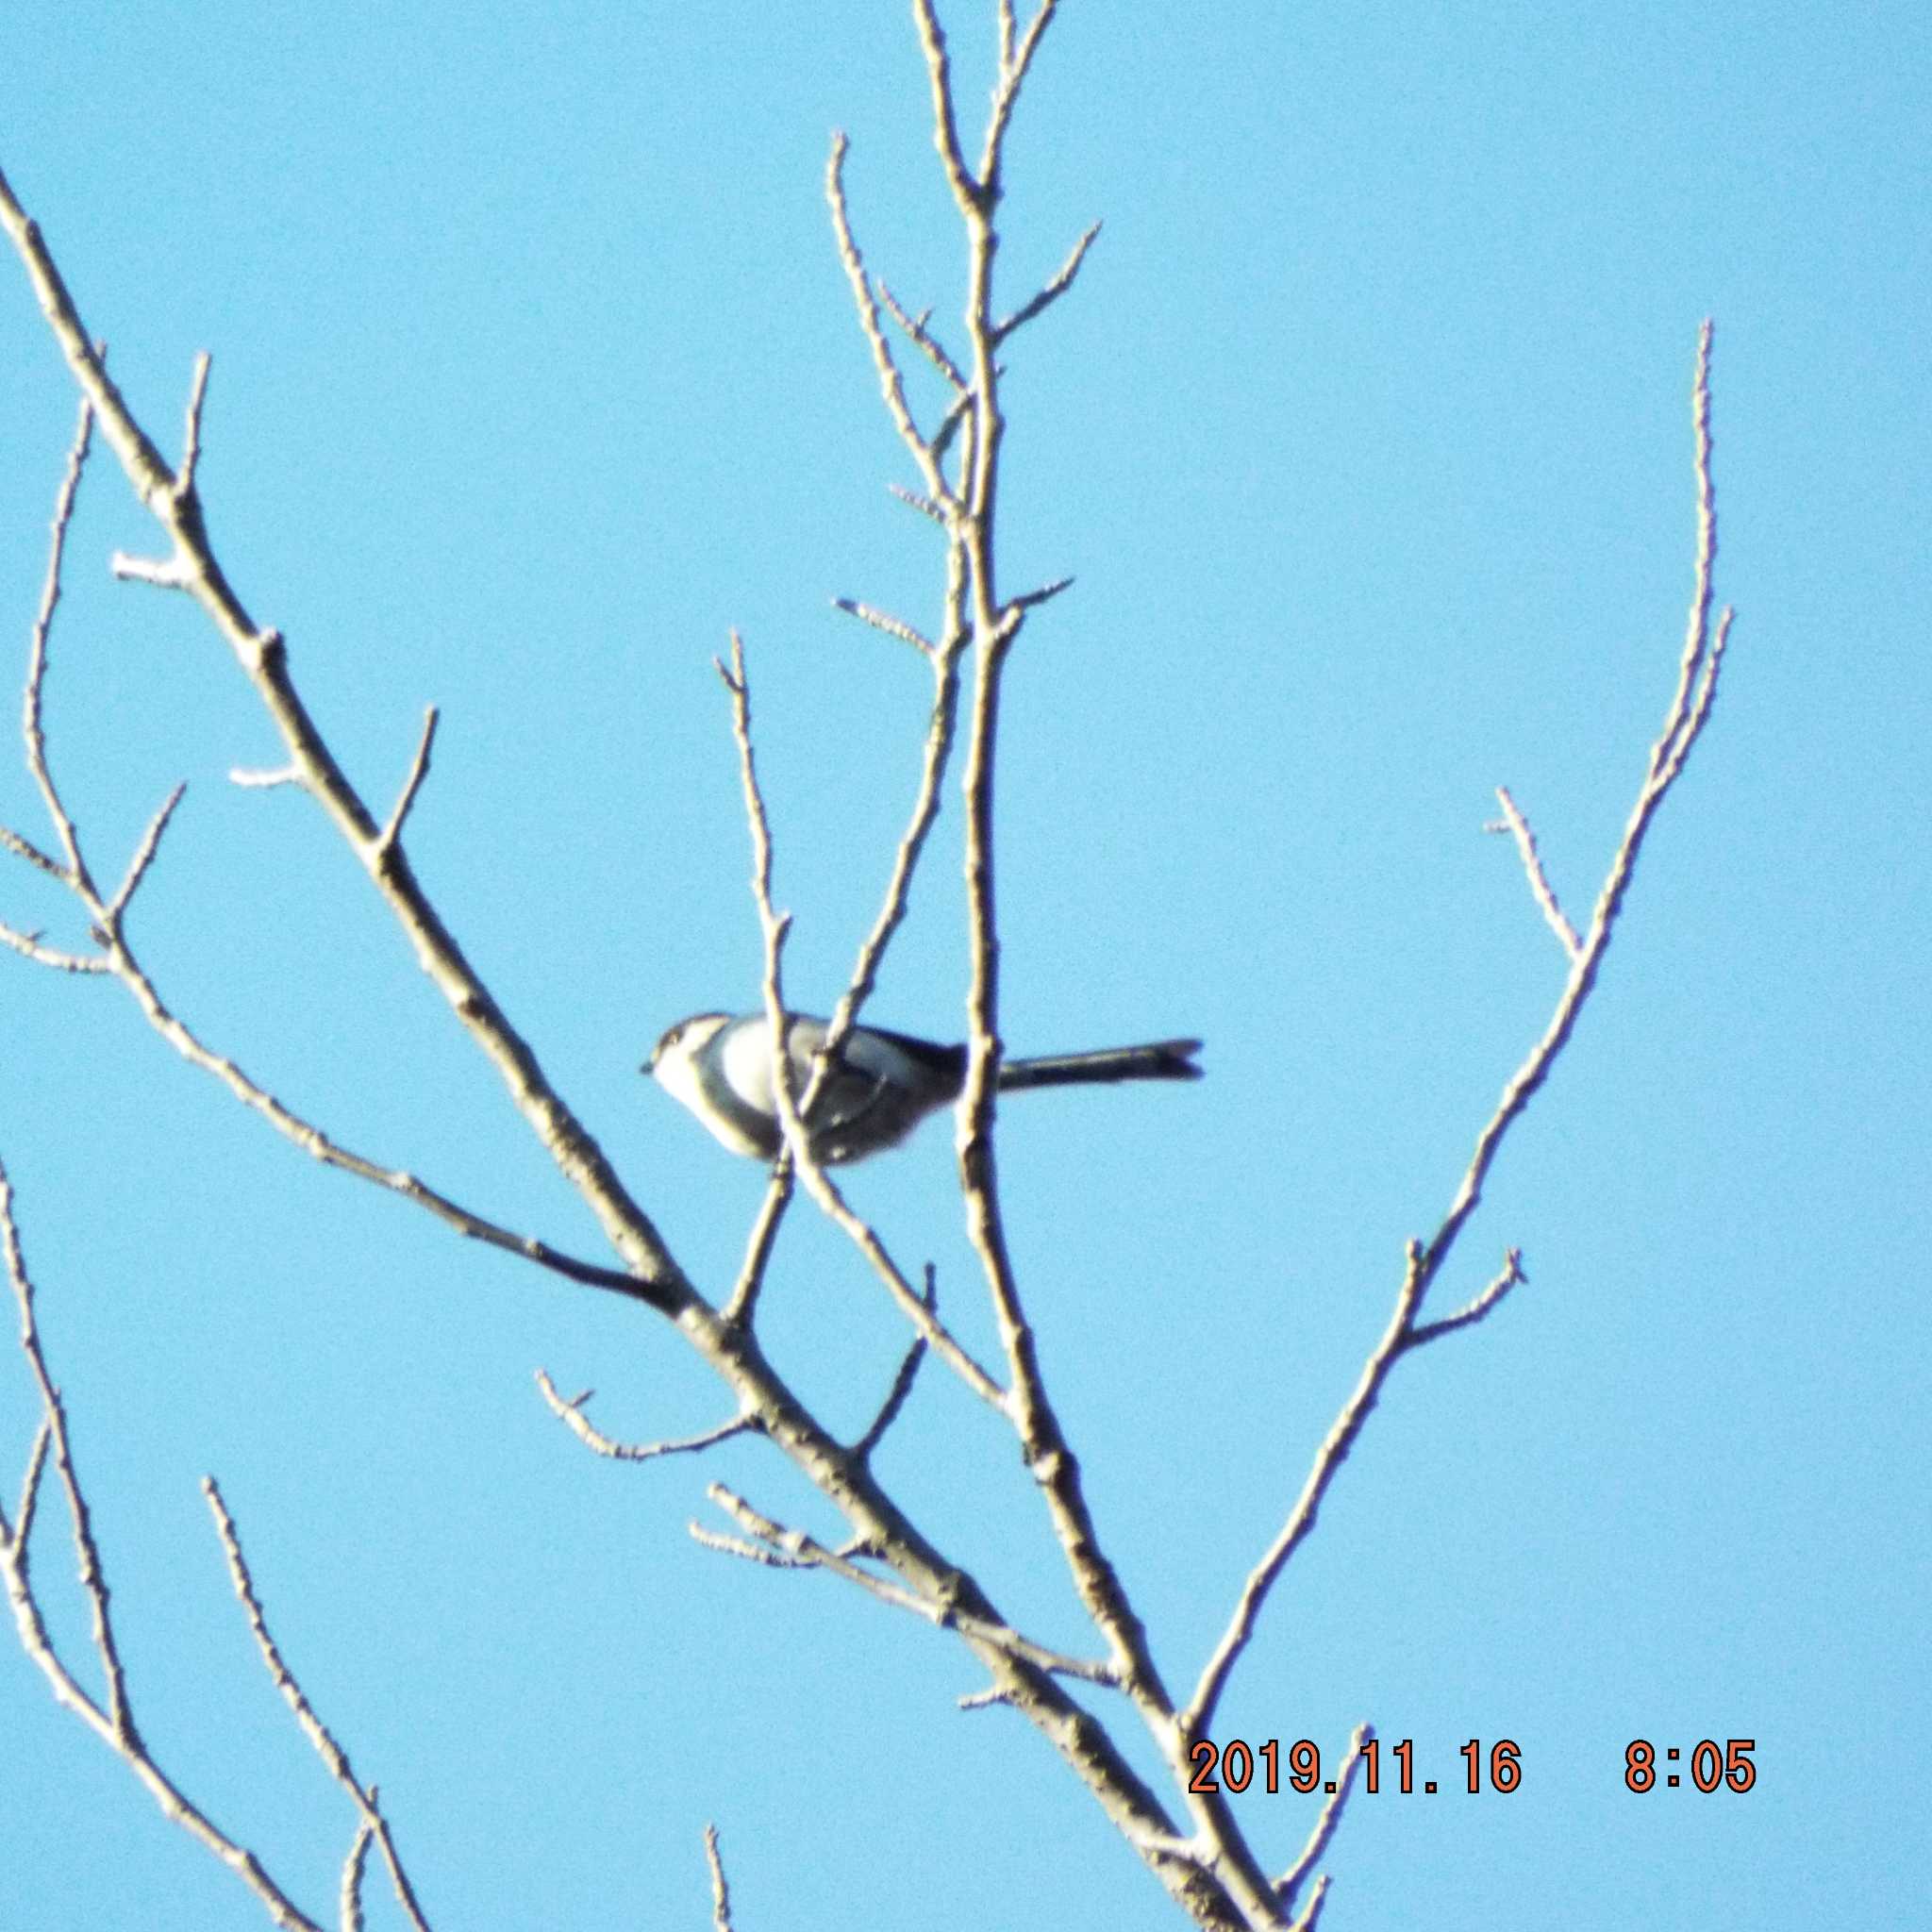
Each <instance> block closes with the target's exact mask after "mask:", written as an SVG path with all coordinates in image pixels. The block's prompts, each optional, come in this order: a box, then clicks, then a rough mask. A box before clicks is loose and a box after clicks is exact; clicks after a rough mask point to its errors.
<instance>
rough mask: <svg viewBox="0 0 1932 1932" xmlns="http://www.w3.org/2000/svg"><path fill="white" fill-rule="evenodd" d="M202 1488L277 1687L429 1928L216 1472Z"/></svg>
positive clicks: (419, 1921) (425, 1930)
mask: <svg viewBox="0 0 1932 1932" xmlns="http://www.w3.org/2000/svg"><path fill="white" fill-rule="evenodd" d="M201 1492H202V1494H203V1495H204V1496H206V1497H207V1498H208V1509H209V1510H210V1512H211V1513H212V1514H213V1516H214V1519H215V1532H216V1534H217V1535H218V1536H219V1537H220V1538H221V1540H222V1550H223V1553H224V1554H225V1556H226V1557H227V1559H228V1575H229V1578H230V1580H231V1581H232V1582H233V1583H234V1586H235V1594H236V1596H237V1597H238V1598H240V1599H241V1603H242V1610H243V1611H244V1612H245V1613H246V1615H247V1618H248V1627H249V1629H250V1631H251V1632H252V1633H253V1634H254V1637H255V1641H256V1645H257V1647H258V1649H259V1650H260V1652H261V1660H262V1662H263V1663H264V1664H266V1665H267V1666H268V1674H269V1676H270V1677H271V1678H272V1679H273V1680H274V1682H275V1689H276V1690H277V1691H280V1692H281V1693H282V1697H283V1699H284V1701H285V1702H286V1703H287V1705H288V1707H289V1708H290V1709H291V1711H293V1712H294V1714H295V1722H296V1724H298V1725H299V1726H300V1727H301V1730H302V1735H303V1736H304V1737H305V1738H307V1739H308V1741H309V1742H310V1743H311V1744H312V1745H314V1747H315V1752H316V1755H317V1757H320V1758H321V1759H322V1761H323V1763H324V1764H325V1766H326V1767H327V1769H328V1774H329V1775H330V1776H331V1777H332V1778H334V1779H335V1781H336V1782H337V1783H338V1784H339V1785H341V1788H342V1789H343V1790H345V1791H347V1792H348V1794H349V1797H350V1800H351V1802H352V1803H353V1804H354V1805H355V1807H356V1809H357V1810H358V1812H360V1813H361V1816H362V1823H363V1824H364V1825H365V1826H366V1827H367V1829H368V1830H369V1831H370V1832H372V1833H373V1834H374V1835H375V1842H376V1844H377V1846H378V1847H379V1848H380V1850H381V1852H382V1859H383V1863H384V1864H385V1865H387V1866H388V1867H389V1876H390V1883H391V1885H392V1886H393V1887H394V1889H395V1894H396V1903H397V1904H398V1905H400V1906H401V1907H402V1908H403V1911H404V1914H405V1915H406V1916H407V1917H408V1921H409V1924H412V1925H413V1926H415V1927H416V1932H429V1925H428V1922H427V1921H426V1920H425V1918H424V1916H423V1909H422V1907H421V1906H420V1905H419V1904H418V1903H417V1900H416V1892H415V1888H414V1887H413V1886H411V1884H410V1883H409V1878H408V1873H407V1872H405V1871H404V1869H403V1862H402V1858H401V1857H400V1856H399V1855H398V1853H397V1851H396V1847H395V1840H394V1839H393V1837H392V1836H391V1832H390V1826H389V1820H388V1818H387V1817H386V1816H384V1814H383V1810H382V1807H381V1806H380V1805H379V1804H378V1803H377V1802H376V1791H375V1786H374V1785H371V1786H369V1787H368V1788H367V1789H366V1790H365V1789H364V1788H363V1786H362V1783H361V1781H360V1780H359V1779H358V1777H357V1776H356V1774H355V1772H354V1771H353V1770H352V1769H351V1768H350V1765H349V1757H348V1753H347V1752H345V1751H344V1750H343V1749H342V1747H341V1745H340V1744H339V1743H338V1742H337V1741H336V1740H335V1736H334V1734H333V1733H332V1732H331V1731H330V1730H329V1728H328V1726H327V1725H326V1724H324V1723H323V1721H322V1719H321V1718H320V1717H319V1716H318V1715H317V1713H316V1709H315V1707H314V1706H313V1705H312V1704H310V1703H309V1701H308V1695H307V1693H306V1692H305V1691H303V1689H302V1687H301V1685H300V1684H298V1683H297V1682H296V1681H295V1674H294V1672H293V1671H291V1669H290V1668H289V1665H288V1660H287V1659H286V1658H285V1657H283V1656H282V1653H281V1651H280V1649H279V1648H278V1647H277V1646H276V1643H275V1639H274V1638H273V1637H272V1636H270V1634H269V1627H268V1620H267V1618H266V1617H265V1616H264V1615H263V1613H262V1607H261V1599H260V1597H259V1596H258V1595H257V1594H256V1590H255V1578H254V1576H253V1575H252V1574H250V1572H249V1568H248V1560H247V1558H246V1557H243V1556H242V1537H241V1533H240V1531H238V1530H237V1529H236V1527H235V1519H234V1518H233V1517H232V1516H231V1515H230V1514H229V1513H228V1506H227V1505H226V1504H225V1502H224V1501H223V1500H222V1491H221V1487H220V1485H219V1484H217V1483H216V1481H215V1479H214V1477H213V1476H211V1475H210V1476H204V1477H203V1478H202V1483H201Z"/></svg>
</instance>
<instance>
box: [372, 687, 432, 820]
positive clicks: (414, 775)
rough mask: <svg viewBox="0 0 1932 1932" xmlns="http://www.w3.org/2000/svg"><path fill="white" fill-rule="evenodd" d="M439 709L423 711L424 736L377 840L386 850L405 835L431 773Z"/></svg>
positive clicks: (430, 707)
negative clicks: (424, 783) (409, 817)
mask: <svg viewBox="0 0 1932 1932" xmlns="http://www.w3.org/2000/svg"><path fill="white" fill-rule="evenodd" d="M436 718H437V711H436V707H435V706H434V705H431V706H429V707H428V708H426V709H425V711H424V713H423V737H422V740H421V741H420V742H419V743H418V744H417V746H416V756H415V758H414V759H412V760H411V762H410V765H409V775H408V777H407V778H406V779H405V780H404V781H403V789H402V792H401V795H400V796H399V797H398V798H397V799H396V803H395V809H394V810H393V811H391V813H390V815H389V823H388V824H386V825H384V826H383V828H382V833H381V836H380V838H379V839H378V840H377V841H376V843H377V844H378V846H379V847H380V848H381V849H382V851H384V852H386V853H387V852H392V851H393V850H394V849H395V845H396V841H398V840H399V839H400V838H401V837H402V836H403V826H404V824H406V823H408V816H409V808H410V807H412V806H413V805H414V804H415V803H416V794H417V792H418V791H421V790H422V789H423V781H424V779H425V778H426V777H427V776H428V775H429V755H430V752H431V751H432V749H433V748H434V747H435V744H436Z"/></svg>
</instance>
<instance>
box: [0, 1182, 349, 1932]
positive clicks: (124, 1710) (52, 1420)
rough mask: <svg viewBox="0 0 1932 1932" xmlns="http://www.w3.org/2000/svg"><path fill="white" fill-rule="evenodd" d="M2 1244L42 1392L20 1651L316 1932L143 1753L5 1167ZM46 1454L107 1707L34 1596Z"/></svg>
mask: <svg viewBox="0 0 1932 1932" xmlns="http://www.w3.org/2000/svg"><path fill="white" fill-rule="evenodd" d="M0 1250H4V1253H5V1256H6V1264H7V1276H8V1283H9V1284H10V1286H11V1288H12V1291H13V1298H14V1304H15V1307H17V1308H18V1310H19V1314H20V1349H21V1353H22V1355H23V1356H24V1357H25V1358H26V1363H27V1367H28V1369H29V1370H30V1371H31V1373H32V1375H33V1378H34V1381H35V1383H36V1385H37V1386H38V1388H39V1390H40V1396H41V1409H42V1424H41V1427H40V1430H39V1432H38V1433H37V1435H36V1437H35V1443H34V1451H33V1455H32V1457H30V1458H29V1464H28V1480H27V1483H26V1485H25V1491H24V1492H23V1502H22V1506H21V1509H20V1523H19V1526H18V1528H16V1529H15V1530H14V1531H12V1532H11V1533H7V1532H5V1531H4V1526H0V1578H4V1580H5V1583H6V1587H7V1596H8V1604H9V1605H10V1607H12V1610H13V1621H14V1627H15V1629H16V1630H17V1631H18V1632H19V1635H20V1642H21V1648H22V1649H23V1650H25V1653H26V1655H27V1657H28V1658H29V1659H30V1660H31V1661H32V1662H33V1663H34V1664H35V1665H36V1666H37V1667H38V1668H39V1670H40V1672H41V1674H42V1676H44V1677H45V1678H46V1680H47V1684H48V1688H49V1689H50V1690H51V1691H53V1693H54V1698H55V1701H56V1702H57V1703H58V1704H61V1705H63V1706H65V1707H66V1708H67V1709H69V1710H71V1711H73V1712H74V1714H75V1716H76V1717H77V1718H79V1719H80V1721H81V1722H82V1723H83V1724H86V1726H87V1727H88V1729H89V1730H91V1731H92V1732H93V1734H94V1736H95V1737H97V1738H98V1739H99V1740H101V1742H102V1743H104V1744H105V1745H107V1747H108V1750H110V1751H111V1752H113V1753H114V1755H115V1756H116V1757H119V1758H120V1759H121V1761H122V1762H123V1763H124V1764H125V1765H126V1766H127V1768H128V1769H129V1770H130V1771H131V1772H132V1773H133V1774H134V1775H135V1776H136V1778H138V1779H139V1780H140V1782H141V1783H142V1785H143V1786H144V1787H145V1788H146V1790H147V1791H148V1794H149V1795H150V1796H151V1797H152V1798H153V1799H154V1801H155V1803H156V1804H157V1805H158V1807H160V1810H161V1815H162V1816H163V1817H165V1818H167V1819H168V1820H169V1821H170V1822H171V1823H172V1824H178V1825H179V1826H180V1827H181V1828H182V1829H183V1830H184V1831H186V1832H187V1833H188V1834H189V1835H190V1836H191V1837H192V1838H193V1839H195V1840H198V1841H199V1842H200V1843H201V1844H202V1845H204V1846H206V1847H207V1849H208V1851H210V1852H212V1853H213V1854H214V1856H215V1857H217V1858H219V1859H220V1860H221V1861H222V1863H223V1864H225V1865H226V1866H227V1867H228V1869H229V1870H230V1871H232V1872H234V1873H235V1874H237V1875H238V1876H239V1877H240V1878H241V1879H242V1883H243V1884H244V1885H246V1886H247V1887H248V1889H249V1890H251V1891H252V1892H254V1893H255V1895H256V1897H257V1898H258V1899H259V1900H260V1901H261V1903H262V1905H263V1907H265V1908H266V1909H267V1911H268V1914H269V1916H270V1918H271V1919H273V1920H274V1921H275V1924H277V1925H280V1926H283V1927H285V1928H287V1932H321V1927H320V1926H318V1925H317V1924H315V1922H314V1921H313V1920H311V1919H310V1918H308V1916H307V1914H305V1913H304V1912H303V1911H302V1910H301V1909H300V1908H299V1907H297V1906H296V1905H295V1903H294V1902H293V1900H291V1898H290V1897H289V1896H288V1895H287V1894H286V1893H285V1892H284V1891H283V1890H281V1888H280V1887H279V1886H278V1885H276V1884H275V1880H274V1879H273V1878H271V1877H270V1876H269V1874H268V1872H267V1870H266V1869H265V1868H264V1867H263V1865H262V1864H261V1861H260V1860H259V1859H258V1857H256V1856H255V1854H254V1853H253V1852H251V1851H250V1850H249V1849H248V1848H247V1847H246V1846H245V1845H242V1844H239V1843H237V1842H236V1840H233V1839H231V1838H229V1837H228V1836H227V1834H226V1833H225V1832H224V1831H223V1830H221V1828H220V1827H219V1826H218V1825H216V1824H214V1822H213V1821H212V1820H211V1819H210V1818H208V1815H207V1814H206V1813H205V1812H204V1811H202V1810H201V1809H200V1808H199V1807H197V1806H196V1805H194V1804H193V1803H192V1801H191V1800H190V1799H189V1798H188V1796H187V1795H186V1793H185V1792H183V1791H182V1790H181V1789H180V1788H179V1787H178V1786H177V1785H175V1783H174V1781H173V1780H172V1779H171V1778H169V1776H168V1775H167V1774H166V1773H165V1772H163V1771H162V1770H161V1768H160V1766H159V1765H158V1764H157V1763H156V1762H155V1760H154V1758H153V1757H152V1756H151V1755H150V1754H149V1751H148V1748H147V1745H146V1743H145V1741H144V1740H142V1735H141V1732H140V1730H139V1728H138V1727H137V1725H136V1724H135V1722H134V1713H133V1710H132V1708H131V1707H130V1706H129V1703H128V1697H127V1683H126V1674H125V1670H124V1669H123V1666H122V1662H121V1654H120V1649H119V1646H118V1645H117V1643H116V1642H115V1639H114V1621H113V1616H112V1613H111V1611H110V1609H109V1607H108V1583H107V1575H106V1572H105V1570H104V1567H103V1565H102V1562H101V1555H100V1550H99V1548H98V1546H97V1545H96V1543H95V1541H94V1535H93V1526H92V1521H91V1519H90V1516H89V1513H88V1507H87V1498H86V1495H85V1493H84V1491H82V1488H81V1484H80V1477H79V1475H78V1474H77V1473H76V1471H75V1461H74V1451H73V1444H72V1442H71V1441H70V1438H69V1434H68V1426H67V1410H66V1407H65V1406H64V1405H63V1404H62V1402H61V1400H60V1392H59V1390H58V1387H57V1386H56V1385H55V1382H54V1379H53V1376H52V1375H51V1374H49V1372H48V1369H47V1362H46V1357H45V1356H44V1355H43V1353H42V1348H41V1339H40V1330H39V1327H38V1325H37V1324H36V1322H35V1319H34V1288H33V1282H32V1279H31V1277H30V1276H29V1274H27V1267H26V1257H25V1254H24V1253H23V1252H22V1248H21V1241H20V1228H19V1224H18V1222H17V1220H16V1219H15V1216H14V1211H13V1188H12V1183H11V1182H10V1181H9V1180H8V1175H7V1170H6V1168H5V1167H4V1166H0ZM50 1452H51V1454H52V1456H53V1459H54V1467H55V1469H56V1471H57V1473H58V1475H59V1478H60V1486H61V1489H62V1491H63V1492H64V1493H65V1496H66V1498H67V1508H68V1515H69V1518H70V1520H71V1522H72V1524H73V1526H74V1542H75V1554H76V1556H77V1557H78V1561H79V1571H80V1582H81V1588H82V1590H83V1591H84V1592H85V1594H86V1596H87V1599H88V1603H89V1605H90V1607H91V1608H92V1613H93V1633H92V1641H93V1649H94V1655H95V1656H96V1657H98V1658H99V1660H100V1664H101V1670H102V1674H103V1675H104V1677H105V1679H106V1682H107V1687H108V1700H107V1708H106V1709H105V1710H104V1709H103V1708H102V1707H101V1706H100V1705H98V1704H97V1703H95V1701H94V1700H93V1698H92V1697H91V1696H90V1695H89V1694H88V1692H87V1691H85V1690H84V1689H83V1688H82V1687H81V1685H80V1683H79V1681H78V1680H77V1679H76V1678H75V1675H74V1674H73V1673H72V1672H71V1671H70V1670H69V1669H68V1667H67V1665H66V1664H65V1663H64V1662H63V1661H62V1660H61V1658H60V1656H59V1654H58V1652H57V1651H56V1649H55V1647H54V1641H53V1639H52V1637H51V1636H50V1635H49V1633H48V1630H47V1625H46V1621H45V1619H44V1617H43V1616H42V1611H41V1607H40V1603H39V1600H38V1598H37V1597H36V1596H35V1593H34V1587H33V1583H32V1578H31V1574H30V1557H29V1553H28V1548H27V1541H26V1539H27V1534H28V1532H29V1531H30V1530H31V1529H32V1526H33V1515H34V1498H35V1496H36V1494H37V1492H38V1490H39V1487H40V1473H41V1471H42V1468H44V1466H45V1458H46V1457H47V1455H48V1454H49V1453H50Z"/></svg>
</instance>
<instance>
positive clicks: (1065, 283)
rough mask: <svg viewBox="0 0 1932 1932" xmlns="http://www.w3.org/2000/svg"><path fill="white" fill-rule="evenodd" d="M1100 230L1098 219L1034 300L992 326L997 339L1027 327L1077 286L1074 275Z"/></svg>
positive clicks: (1000, 340) (1004, 337)
mask: <svg viewBox="0 0 1932 1932" xmlns="http://www.w3.org/2000/svg"><path fill="white" fill-rule="evenodd" d="M1099 233H1100V224H1099V223H1098V222H1095V223H1094V224H1093V225H1092V226H1091V228H1089V229H1088V230H1087V232H1086V233H1085V234H1084V235H1082V236H1081V237H1080V239H1079V240H1078V241H1077V242H1074V246H1073V251H1072V253H1070V254H1069V255H1068V257H1067V258H1066V260H1065V261H1063V262H1062V263H1061V264H1060V266H1059V271H1058V274H1056V275H1055V276H1054V278H1053V279H1052V280H1051V281H1050V282H1048V283H1047V284H1046V286H1045V287H1044V288H1043V289H1041V291H1040V292H1039V293H1038V294H1037V295H1035V296H1034V297H1033V298H1032V300H1031V301H1029V302H1025V303H1024V304H1022V305H1021V307H1020V308H1016V309H1015V310H1014V311H1013V313H1012V314H1011V315H1009V316H1008V317H1007V319H1006V321H1004V322H1003V323H1001V324H1000V325H998V326H997V327H996V328H995V329H994V330H993V340H994V341H997V342H1003V341H1006V339H1007V338H1008V336H1009V335H1011V334H1012V333H1013V331H1014V330H1015V329H1020V328H1024V327H1025V326H1026V325H1027V324H1028V323H1029V322H1031V321H1032V320H1033V318H1034V317H1035V316H1036V315H1039V314H1040V313H1041V311H1042V310H1044V309H1047V308H1052V307H1053V305H1054V304H1055V303H1056V302H1058V300H1059V299H1060V297H1061V296H1062V295H1064V294H1065V293H1066V292H1067V291H1068V290H1069V289H1071V288H1072V287H1073V286H1074V276H1075V275H1078V274H1079V273H1080V264H1081V263H1082V262H1083V261H1085V260H1086V259H1087V251H1088V250H1089V249H1090V248H1091V247H1092V246H1093V243H1094V240H1095V238H1096V237H1097V236H1098V235H1099Z"/></svg>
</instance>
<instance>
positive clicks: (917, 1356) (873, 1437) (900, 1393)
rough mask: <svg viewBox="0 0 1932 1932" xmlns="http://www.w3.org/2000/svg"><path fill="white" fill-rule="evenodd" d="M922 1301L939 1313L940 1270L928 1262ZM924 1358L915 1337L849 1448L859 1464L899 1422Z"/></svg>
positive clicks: (920, 1339)
mask: <svg viewBox="0 0 1932 1932" xmlns="http://www.w3.org/2000/svg"><path fill="white" fill-rule="evenodd" d="M923 1299H924V1302H925V1305H926V1307H928V1308H929V1309H931V1310H932V1312H933V1313H934V1314H937V1313H938V1312H939V1305H940V1277H939V1271H938V1270H937V1269H936V1268H935V1267H934V1266H933V1264H932V1263H931V1262H930V1261H928V1262H927V1263H926V1264H925V1294H924V1297H923ZM924 1359H925V1338H924V1336H923V1335H915V1336H914V1337H913V1338H912V1345H911V1346H910V1347H909V1348H908V1350H907V1351H906V1355H905V1357H904V1359H903V1360H902V1361H901V1362H900V1364H899V1373H898V1374H896V1375H894V1376H893V1377H892V1386H891V1389H890V1390H889V1391H887V1393H886V1399H885V1401H884V1402H882V1403H881V1404H880V1405H879V1412H878V1414H877V1415H875V1416H874V1417H873V1419H872V1426H871V1427H870V1428H868V1429H867V1430H866V1432H865V1434H864V1435H862V1436H861V1437H859V1439H858V1441H856V1442H855V1443H853V1445H852V1453H853V1455H854V1456H856V1457H858V1459H859V1461H861V1462H869V1461H870V1460H871V1459H872V1454H873V1451H874V1450H875V1449H876V1448H877V1447H878V1446H879V1444H880V1443H881V1442H882V1441H884V1440H885V1435H886V1431H887V1430H888V1429H890V1428H891V1426H892V1424H894V1423H895V1422H897V1421H898V1420H899V1413H900V1411H901V1410H902V1409H903V1408H904V1407H906V1403H907V1400H908V1397H909V1396H910V1395H911V1393H912V1384H913V1383H914V1381H915V1380H916V1379H917V1378H918V1375H919V1365H920V1363H921V1362H922V1361H924Z"/></svg>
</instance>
